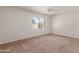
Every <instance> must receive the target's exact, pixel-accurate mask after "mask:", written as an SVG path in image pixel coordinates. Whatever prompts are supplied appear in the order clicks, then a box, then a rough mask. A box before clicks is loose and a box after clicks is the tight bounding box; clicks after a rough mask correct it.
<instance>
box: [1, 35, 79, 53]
mask: <svg viewBox="0 0 79 59" xmlns="http://www.w3.org/2000/svg"><path fill="white" fill-rule="evenodd" d="M0 52H6V53H7V52H8V53H74V52H77V53H78V52H79V39H74V38H69V37H64V36H58V35H46V36H41V37H38V38H33V39H24V40H20V41H16V42H11V43H7V44H3V45H0Z"/></svg>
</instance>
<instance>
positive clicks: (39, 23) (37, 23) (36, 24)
mask: <svg viewBox="0 0 79 59" xmlns="http://www.w3.org/2000/svg"><path fill="white" fill-rule="evenodd" d="M32 22H33V28H37V29H42V28H45V20H44V19H43V18H40V17H35V16H34V17H33V18H32Z"/></svg>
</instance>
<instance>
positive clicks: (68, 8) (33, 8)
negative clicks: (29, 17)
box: [20, 6, 79, 15]
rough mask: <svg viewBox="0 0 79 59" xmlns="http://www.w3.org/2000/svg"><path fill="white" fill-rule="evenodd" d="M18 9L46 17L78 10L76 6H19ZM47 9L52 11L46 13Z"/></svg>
mask: <svg viewBox="0 0 79 59" xmlns="http://www.w3.org/2000/svg"><path fill="white" fill-rule="evenodd" d="M20 8H24V9H26V10H30V11H34V12H38V13H41V14H47V15H56V14H61V13H64V12H69V11H72V12H73V11H76V10H79V7H78V6H21V7H20ZM49 8H50V9H52V10H50V12H48V9H49Z"/></svg>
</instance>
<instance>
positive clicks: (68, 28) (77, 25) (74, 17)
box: [51, 12, 79, 38]
mask: <svg viewBox="0 0 79 59" xmlns="http://www.w3.org/2000/svg"><path fill="white" fill-rule="evenodd" d="M51 20H52V33H54V34H59V35H64V36H69V37H74V38H79V13H77V12H70V13H64V14H60V15H57V16H55V17H53V16H52V19H51Z"/></svg>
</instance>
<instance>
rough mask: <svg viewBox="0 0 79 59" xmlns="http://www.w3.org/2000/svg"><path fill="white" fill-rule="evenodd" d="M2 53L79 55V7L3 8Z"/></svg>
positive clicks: (0, 19) (0, 11)
mask: <svg viewBox="0 0 79 59" xmlns="http://www.w3.org/2000/svg"><path fill="white" fill-rule="evenodd" d="M0 53H79V7H78V6H0Z"/></svg>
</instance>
